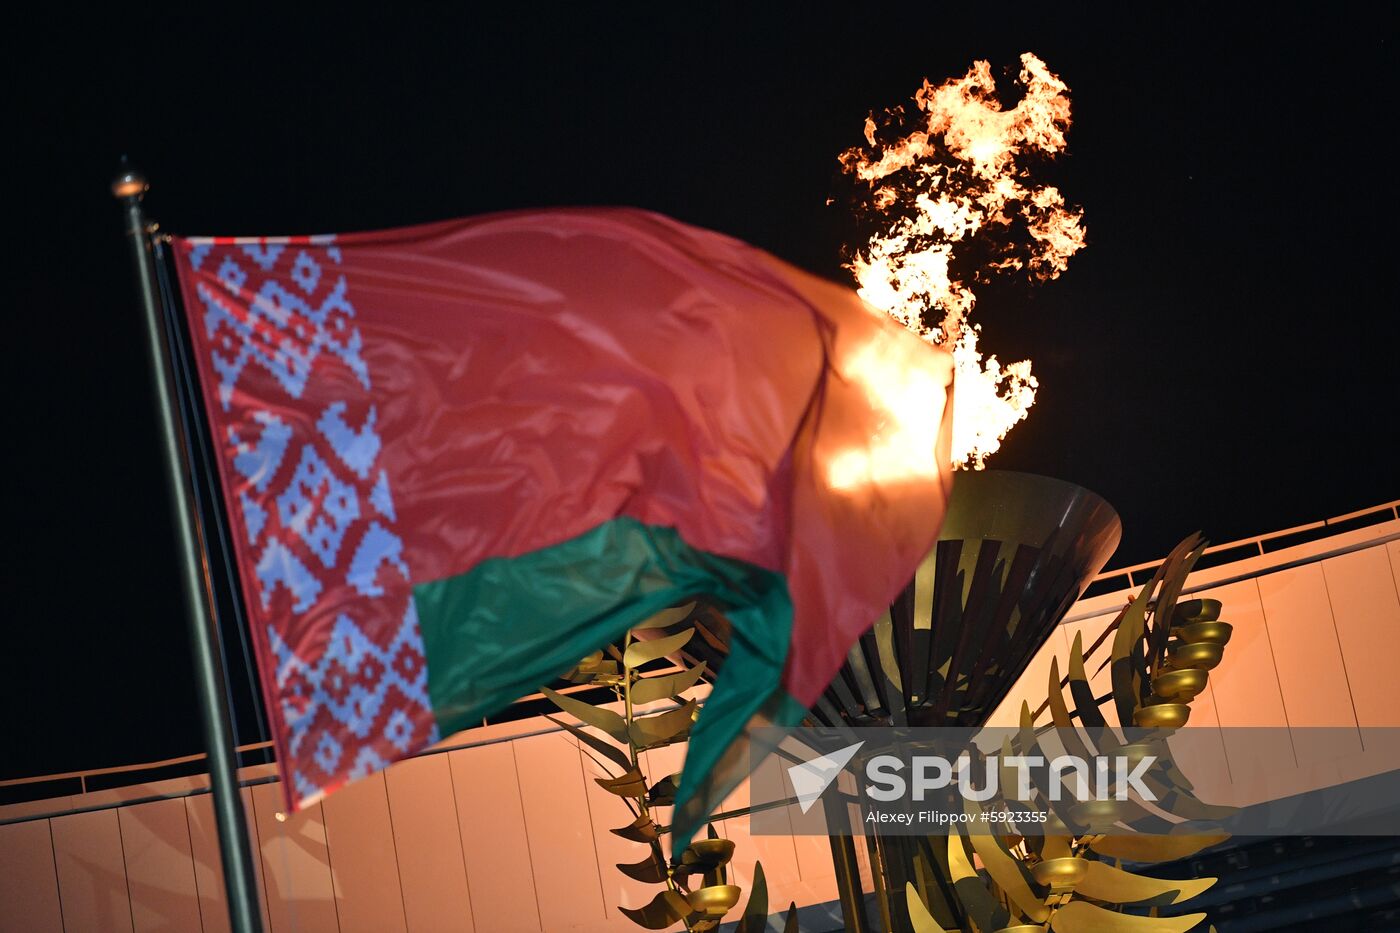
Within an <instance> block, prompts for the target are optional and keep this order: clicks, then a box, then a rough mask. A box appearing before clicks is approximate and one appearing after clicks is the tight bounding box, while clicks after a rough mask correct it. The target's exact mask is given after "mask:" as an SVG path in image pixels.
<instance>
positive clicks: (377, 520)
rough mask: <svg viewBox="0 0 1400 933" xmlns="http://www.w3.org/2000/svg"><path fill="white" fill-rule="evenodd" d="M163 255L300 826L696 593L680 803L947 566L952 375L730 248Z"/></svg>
mask: <svg viewBox="0 0 1400 933" xmlns="http://www.w3.org/2000/svg"><path fill="white" fill-rule="evenodd" d="M174 245H175V254H176V257H177V265H178V269H179V277H180V285H181V289H182V291H183V295H184V302H185V307H186V310H187V312H188V314H189V320H190V326H191V330H192V332H193V334H194V344H195V353H196V356H197V362H198V367H199V373H200V378H201V383H202V386H203V392H204V398H205V401H206V404H207V407H208V412H209V416H210V418H211V419H212V423H213V430H214V436H215V438H216V439H217V447H218V453H219V457H218V460H219V467H220V471H221V479H222V482H223V489H224V493H225V497H226V500H227V502H228V503H229V509H230V511H231V512H232V524H233V529H234V530H233V534H234V537H235V542H234V543H235V547H236V551H237V559H238V564H239V568H240V571H241V577H242V581H243V586H244V595H245V598H246V601H247V605H248V609H249V614H250V616H251V619H252V630H253V638H254V643H255V645H256V651H257V656H258V663H259V667H260V670H261V673H262V680H263V688H264V690H265V694H266V700H267V708H268V710H269V714H270V717H271V721H272V724H273V733H274V736H275V740H276V745H277V753H278V759H279V762H280V764H281V768H282V775H283V787H284V788H285V789H286V793H287V796H288V803H289V805H290V806H291V807H293V808H295V807H297V806H305V805H307V804H308V803H310V802H312V801H315V800H317V799H318V798H320V797H321V796H323V795H324V794H326V793H328V792H329V791H331V790H333V789H335V788H336V787H337V786H339V785H341V784H343V783H344V782H346V781H348V780H352V779H354V778H355V777H358V776H361V775H364V774H367V773H369V772H371V771H373V770H375V769H378V768H383V767H384V766H385V765H387V764H389V763H390V762H391V761H393V760H394V759H396V758H401V757H403V756H406V755H410V754H413V753H414V752H416V751H418V750H419V749H422V748H424V747H425V746H427V745H429V744H431V743H433V742H435V741H437V740H438V739H439V738H440V737H442V736H445V735H447V734H449V733H452V732H454V731H457V730H459V729H463V728H467V727H470V726H473V725H475V724H478V723H480V722H481V720H482V718H483V717H484V716H488V715H490V714H491V713H493V712H495V711H497V710H499V709H501V708H502V707H504V706H506V705H507V704H509V703H511V702H512V701H513V700H515V699H517V698H518V697H520V696H522V695H524V694H527V693H530V692H533V691H534V690H536V689H537V688H538V687H539V686H540V685H541V684H546V683H548V682H550V681H551V680H552V679H554V678H555V677H557V676H558V675H559V674H560V673H561V672H563V671H565V670H566V669H568V668H570V667H571V666H573V665H574V664H575V663H576V662H577V661H578V660H579V659H580V658H582V657H584V656H585V655H587V654H589V653H591V652H593V651H595V650H597V649H599V648H602V647H604V646H605V645H607V644H608V643H610V642H613V641H615V640H618V639H620V638H621V636H622V635H623V633H624V632H625V631H626V630H627V629H628V628H629V627H631V626H633V625H634V624H636V623H639V622H641V621H642V620H644V619H646V618H647V617H649V616H651V615H652V614H654V613H656V612H657V611H659V610H661V609H663V608H665V607H667V606H671V605H674V604H676V603H679V602H682V601H684V600H687V599H689V598H692V597H694V596H696V595H700V594H708V595H710V596H712V597H714V598H716V599H717V600H719V601H721V602H722V603H723V604H725V605H726V606H727V607H728V613H729V617H730V619H731V620H732V623H733V631H734V641H733V644H732V645H731V654H730V656H729V660H728V661H727V663H726V665H725V668H724V670H723V672H722V673H721V675H720V677H719V678H718V681H717V683H716V684H715V685H714V688H713V691H712V692H711V694H710V696H709V700H708V702H707V703H706V705H705V708H704V711H703V713H702V715H701V718H700V721H699V723H697V726H696V729H695V732H694V734H693V737H692V740H691V747H690V750H689V755H688V761H687V766H686V775H685V778H684V787H683V789H682V798H683V799H688V798H692V797H695V794H696V790H697V788H700V787H702V785H704V783H705V779H706V777H707V776H708V775H710V774H711V773H712V771H713V768H714V766H715V764H716V762H717V761H718V760H719V758H720V756H721V755H722V754H723V753H724V751H725V750H726V749H727V748H729V747H730V746H731V743H733V742H734V740H735V739H736V738H737V737H739V736H740V735H741V734H742V732H743V730H744V729H745V727H746V725H747V724H749V723H750V721H751V720H754V719H755V717H766V718H767V719H769V720H771V721H776V722H780V723H781V722H793V721H795V720H796V719H797V718H798V717H800V715H801V714H802V712H803V710H804V708H805V707H806V706H807V704H809V703H811V702H813V701H815V699H816V697H817V696H818V694H819V693H820V692H821V691H822V689H823V688H824V687H825V686H826V685H827V683H828V681H829V680H830V679H831V677H832V675H833V674H834V673H835V672H836V670H837V669H838V668H839V667H840V665H841V663H842V661H843V659H844V658H845V656H846V653H847V651H848V650H849V648H850V646H851V644H852V642H853V641H854V640H855V639H856V638H857V637H858V636H859V635H860V633H861V632H863V631H864V630H865V629H866V628H867V627H869V626H870V625H871V623H872V622H873V621H874V620H875V619H876V618H877V617H878V616H879V615H880V613H881V612H882V611H883V610H884V609H885V608H886V607H887V606H888V604H889V602H890V600H891V598H892V597H893V596H894V595H895V593H896V592H897V591H898V590H899V589H900V587H902V586H903V585H904V583H905V581H906V580H907V579H908V578H909V576H910V574H911V573H912V571H913V569H914V567H915V566H916V564H917V563H918V561H919V560H920V559H921V558H922V557H923V556H924V555H925V554H926V553H927V552H928V551H929V549H930V548H931V547H932V545H933V542H934V539H935V537H936V534H937V530H938V525H939V522H940V520H941V518H942V515H943V509H944V502H945V499H946V493H947V487H948V483H949V474H948V469H947V464H948V461H949V457H948V444H947V441H948V433H949V431H948V429H949V422H950V418H949V415H948V413H949V412H950V410H951V406H950V405H949V401H950V396H949V390H950V386H951V380H952V367H951V364H950V359H949V357H948V356H947V355H945V354H943V353H941V352H940V351H938V350H935V349H934V348H932V347H930V346H928V345H927V344H925V343H923V342H922V341H920V340H918V339H917V338H916V337H914V336H913V335H911V334H909V333H907V332H905V331H904V330H903V329H901V328H900V327H899V326H897V325H896V324H894V323H893V322H892V321H890V320H889V319H887V318H886V317H885V316H884V315H882V314H880V313H878V312H876V311H873V310H871V309H869V308H867V307H866V306H864V305H863V304H862V303H861V302H860V300H859V299H858V298H856V296H855V295H854V294H853V293H852V292H851V291H849V290H847V289H845V288H841V287H839V286H836V285H833V284H830V283H828V282H825V281H822V280H819V279H817V278H814V277H812V276H810V275H807V274H805V273H803V272H801V271H799V270H797V269H794V268H792V267H791V266H788V265H786V264H784V263H782V262H780V261H778V260H777V259H775V258H773V257H772V256H770V255H768V254H767V253H764V252H761V251H759V250H757V249H754V248H752V247H750V246H747V245H745V244H743V243H740V242H737V241H735V240H733V239H729V238H727V237H724V236H721V235H718V234H715V233H711V232H708V231H705V230H699V229H695V228H693V227H688V226H685V225H682V224H679V223H676V222H674V221H671V220H668V219H666V218H663V217H659V216H656V215H652V214H646V213H642V212H638V211H632V210H587V211H585V210H560V211H543V212H534V213H515V214H503V215H498V216H490V217H483V218H479V219H474V220H465V221H454V222H450V223H441V224H434V225H428V226H421V227H412V228H407V229H401V230H390V231H383V232H376V233H359V234H351V235H348V236H321V237H284V238H273V237H258V238H247V239H245V238H225V237H214V238H195V237H191V238H176V239H175V240H174ZM710 789H713V788H710ZM700 799H701V800H708V799H710V798H709V795H705V796H702V797H701V798H700ZM691 809H692V810H694V809H695V807H694V806H692V807H691Z"/></svg>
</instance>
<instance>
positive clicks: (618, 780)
mask: <svg viewBox="0 0 1400 933" xmlns="http://www.w3.org/2000/svg"><path fill="white" fill-rule="evenodd" d="M593 781H594V783H596V784H597V785H598V786H599V787H601V788H602V789H603V790H605V791H607V792H608V793H610V794H616V795H617V796H619V797H645V796H646V795H647V779H646V777H645V776H643V775H642V772H640V771H638V770H637V769H636V768H635V767H633V768H630V769H629V770H628V771H627V773H626V774H624V775H622V776H621V777H615V778H594V779H593Z"/></svg>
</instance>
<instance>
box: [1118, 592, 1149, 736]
mask: <svg viewBox="0 0 1400 933" xmlns="http://www.w3.org/2000/svg"><path fill="white" fill-rule="evenodd" d="M1156 582H1157V581H1156V580H1155V579H1153V580H1149V581H1147V583H1146V585H1144V586H1143V588H1142V590H1140V591H1139V592H1138V595H1137V598H1135V599H1134V600H1133V601H1132V602H1131V603H1129V604H1128V607H1127V608H1126V609H1124V610H1123V616H1122V618H1121V619H1120V620H1119V622H1118V631H1117V632H1115V633H1114V635H1113V653H1112V655H1111V656H1110V664H1111V667H1110V668H1109V676H1110V677H1111V679H1112V681H1113V703H1114V706H1115V707H1116V708H1117V710H1118V721H1119V722H1132V721H1133V712H1134V711H1135V710H1136V709H1137V707H1138V700H1139V699H1141V697H1140V692H1141V689H1142V681H1143V678H1145V677H1146V676H1147V669H1146V667H1145V666H1144V664H1143V661H1142V650H1141V644H1142V638H1143V635H1144V634H1145V633H1146V631H1147V621H1146V620H1147V602H1148V596H1149V595H1150V594H1151V592H1152V587H1153V586H1154V585H1155V584H1156Z"/></svg>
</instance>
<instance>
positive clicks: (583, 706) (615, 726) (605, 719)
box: [540, 687, 627, 742]
mask: <svg viewBox="0 0 1400 933" xmlns="http://www.w3.org/2000/svg"><path fill="white" fill-rule="evenodd" d="M540 692H541V693H543V694H544V695H545V696H547V697H549V699H550V700H552V701H553V702H554V705H555V706H557V707H559V708H560V709H562V710H563V711H564V712H566V713H568V714H569V715H570V716H572V717H574V718H575V719H577V720H579V721H580V722H584V723H587V724H588V725H590V726H593V727H595V728H598V729H602V730H603V731H604V732H606V733H607V734H608V735H610V736H612V737H613V738H615V739H617V740H618V741H619V742H626V741H627V720H625V719H623V718H622V717H621V716H619V715H618V714H617V713H614V712H613V711H612V710H610V709H603V708H602V707H601V706H594V705H593V704H592V703H585V702H583V701H582V700H576V699H574V698H573V697H571V696H569V695H568V694H564V693H556V692H555V691H553V690H551V689H549V688H548V687H541V688H540Z"/></svg>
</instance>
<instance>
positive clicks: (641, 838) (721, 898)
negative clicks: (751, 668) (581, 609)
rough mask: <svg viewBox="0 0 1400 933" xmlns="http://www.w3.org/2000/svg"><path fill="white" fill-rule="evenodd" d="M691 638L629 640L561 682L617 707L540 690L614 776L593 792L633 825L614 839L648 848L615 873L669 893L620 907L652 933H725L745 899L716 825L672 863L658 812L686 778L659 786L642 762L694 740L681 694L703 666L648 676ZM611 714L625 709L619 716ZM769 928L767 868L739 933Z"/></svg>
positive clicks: (664, 617) (791, 917)
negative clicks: (607, 696) (605, 696)
mask: <svg viewBox="0 0 1400 933" xmlns="http://www.w3.org/2000/svg"><path fill="white" fill-rule="evenodd" d="M694 608H695V604H694V603H688V604H686V605H683V606H676V607H673V608H670V609H665V610H662V611H661V612H659V613H657V614H656V615H655V616H653V617H651V618H650V619H647V620H646V621H645V622H642V623H641V624H640V625H638V626H636V628H634V629H633V632H635V631H639V630H646V629H659V628H667V627H672V626H676V625H678V624H682V623H684V622H685V621H686V619H687V617H688V616H689V615H690V614H691V612H692V611H693V610H694ZM694 634H695V631H694V629H693V628H684V629H682V630H681V631H680V632H677V633H676V634H673V635H667V636H664V637H661V638H652V639H648V640H638V639H637V638H635V637H634V635H633V634H632V633H631V632H629V633H628V635H627V636H626V637H625V638H624V640H623V643H622V644H621V645H620V646H611V647H610V648H609V649H608V651H606V652H602V651H598V652H594V653H593V654H591V655H589V656H588V657H586V658H583V659H582V660H581V661H579V663H578V665H577V666H575V667H574V668H573V669H572V670H570V671H568V672H567V673H566V674H564V677H563V679H564V680H567V681H570V682H571V683H574V684H580V685H589V686H593V687H606V688H609V691H610V693H611V700H610V701H607V704H606V705H595V704H593V703H588V702H585V701H583V700H581V699H578V698H577V697H575V696H573V695H571V694H568V693H560V692H558V691H556V690H552V689H550V688H548V687H543V688H541V693H543V694H544V695H545V696H546V697H548V698H549V699H550V700H551V701H552V702H553V703H554V705H555V706H557V707H559V709H560V710H561V711H563V712H565V713H568V714H569V715H570V716H572V717H573V718H575V719H577V720H578V724H577V725H576V724H574V723H570V722H567V721H565V720H562V719H556V718H555V717H553V716H550V717H547V718H548V719H550V721H551V722H553V723H555V724H556V725H558V726H560V727H562V728H563V729H564V730H566V731H567V732H568V734H569V735H570V736H571V737H573V738H574V739H575V740H577V741H578V742H579V744H580V748H581V749H582V750H583V752H584V754H587V755H588V756H589V757H590V758H592V760H593V761H594V763H595V764H597V765H598V767H599V768H601V769H602V770H603V772H604V773H605V774H607V775H608V776H607V777H603V778H595V779H594V781H595V783H597V784H598V786H599V787H601V788H602V789H603V790H605V791H607V792H608V793H609V794H612V795H614V796H615V797H617V798H618V801H619V803H620V804H621V805H622V806H625V807H626V808H627V810H628V811H630V813H631V815H632V817H633V818H632V821H631V822H629V823H628V824H627V825H625V826H621V827H618V828H616V829H613V830H611V832H612V833H613V834H614V835H616V836H620V837H621V838H623V839H626V840H628V841H630V842H637V843H643V844H645V845H647V846H648V847H649V851H648V852H647V855H646V857H645V858H643V859H642V860H641V861H639V862H635V863H630V864H629V863H622V864H619V865H618V866H617V870H618V871H619V872H621V873H622V874H624V875H626V876H627V877H628V878H631V879H633V880H634V881H640V882H642V883H643V884H657V885H662V886H663V888H662V889H661V890H660V891H658V892H657V893H656V895H655V896H654V897H653V898H652V899H651V900H650V901H649V902H647V903H646V904H645V905H643V906H641V907H624V906H619V907H618V909H619V910H620V911H622V913H623V915H624V916H626V917H628V918H629V919H630V920H632V922H634V923H636V924H637V925H638V926H640V927H644V928H645V929H648V930H665V929H674V928H678V927H679V928H683V929H685V930H689V931H692V933H708V931H713V930H716V929H718V928H719V925H720V923H721V922H722V921H723V920H724V918H725V917H726V916H727V915H728V914H729V913H730V911H732V910H733V909H734V908H735V907H736V906H737V905H738V903H739V901H740V899H741V898H742V896H743V891H742V889H741V888H740V887H739V886H738V885H735V884H731V883H730V877H729V867H728V866H729V862H730V860H731V859H732V858H733V857H734V843H733V842H732V841H730V840H728V839H721V838H719V837H718V835H717V834H716V833H715V828H714V824H713V823H711V824H710V825H709V827H708V838H706V839H698V840H696V841H694V842H692V843H691V844H690V845H689V846H688V847H687V848H686V849H685V850H684V851H682V852H670V853H669V857H668V853H667V841H668V839H669V834H670V827H668V826H663V825H659V824H658V823H657V822H656V820H655V819H654V809H655V808H657V807H669V806H671V805H672V804H673V803H674V802H675V796H676V790H677V788H678V786H679V779H680V775H678V774H674V775H673V774H668V775H664V776H662V777H660V778H658V779H656V780H653V779H652V778H651V776H649V775H648V774H647V773H646V769H645V767H644V765H643V761H644V759H643V758H642V756H641V753H642V752H645V751H647V750H649V749H655V748H663V747H665V746H668V745H674V744H677V743H681V742H685V741H687V740H688V739H689V737H690V728H691V725H692V724H693V723H694V721H695V716H696V712H697V710H698V705H699V704H698V702H697V701H696V700H694V699H683V698H682V694H684V692H685V691H687V690H689V689H691V688H692V687H694V686H695V685H696V684H698V683H699V682H700V679H701V678H702V677H704V675H705V674H706V672H707V666H706V664H705V663H704V662H701V663H700V664H696V665H693V666H686V665H684V664H680V665H673V666H672V667H670V668H667V669H665V670H661V671H656V670H650V669H651V668H655V667H656V665H658V664H661V663H663V661H664V659H666V658H669V657H675V656H677V655H678V653H679V652H680V650H681V649H682V648H684V647H685V645H686V644H687V643H688V642H689V641H690V639H691V637H692V636H693V635H694ZM676 667H679V670H677V669H676ZM668 698H669V699H672V700H674V701H675V705H673V706H672V707H670V708H667V709H662V710H659V711H658V710H655V709H652V710H649V711H647V712H641V711H639V709H640V707H644V706H649V705H650V704H654V703H659V702H661V701H664V700H666V699H668ZM608 706H613V707H618V706H620V707H621V712H618V711H617V710H616V709H609V708H608ZM589 728H591V729H594V730H596V731H597V733H601V735H599V734H596V733H595V732H590V731H589ZM610 740H611V741H610ZM796 915H797V907H796V905H795V904H794V905H790V906H789V908H788V917H787V923H786V930H787V933H797V920H796ZM767 923H768V885H767V881H766V879H765V878H764V875H763V866H762V864H760V863H755V864H754V878H753V886H752V890H751V891H750V892H749V898H748V902H747V903H746V905H745V907H744V909H743V913H742V917H741V919H740V921H739V926H738V929H739V931H740V933H759V931H761V930H765V929H766V928H767Z"/></svg>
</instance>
